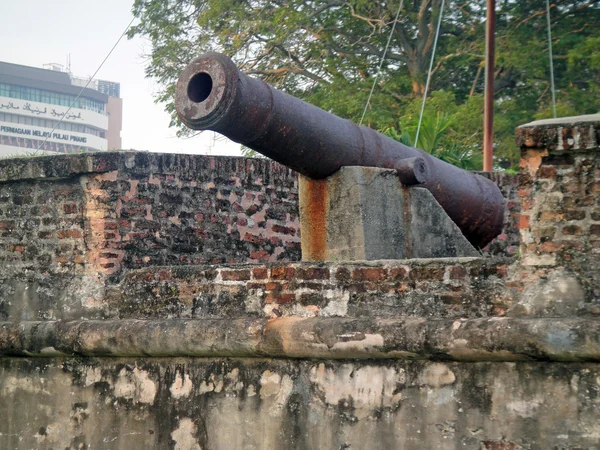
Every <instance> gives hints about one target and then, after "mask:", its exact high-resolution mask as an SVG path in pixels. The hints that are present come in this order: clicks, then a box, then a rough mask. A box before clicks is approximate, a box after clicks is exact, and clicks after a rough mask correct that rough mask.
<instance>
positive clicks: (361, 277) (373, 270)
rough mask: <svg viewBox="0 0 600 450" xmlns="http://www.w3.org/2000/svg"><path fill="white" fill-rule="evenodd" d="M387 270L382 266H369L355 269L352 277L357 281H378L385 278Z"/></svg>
mask: <svg viewBox="0 0 600 450" xmlns="http://www.w3.org/2000/svg"><path fill="white" fill-rule="evenodd" d="M386 277H387V270H386V269H384V268H381V267H369V268H360V269H354V270H353V271H352V279H353V280H356V281H378V280H385V279H386Z"/></svg>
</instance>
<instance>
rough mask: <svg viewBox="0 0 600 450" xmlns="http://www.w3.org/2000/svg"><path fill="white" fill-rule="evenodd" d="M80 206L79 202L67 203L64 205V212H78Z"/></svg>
mask: <svg viewBox="0 0 600 450" xmlns="http://www.w3.org/2000/svg"><path fill="white" fill-rule="evenodd" d="M78 209H79V206H78V205H77V203H65V204H64V205H63V212H64V213H65V214H77V211H78Z"/></svg>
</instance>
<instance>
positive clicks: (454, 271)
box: [450, 266, 469, 281]
mask: <svg viewBox="0 0 600 450" xmlns="http://www.w3.org/2000/svg"><path fill="white" fill-rule="evenodd" d="M468 276H469V272H468V271H467V269H465V268H464V267H462V266H452V267H451V268H450V279H451V280H460V281H464V280H466V279H467V278H468Z"/></svg>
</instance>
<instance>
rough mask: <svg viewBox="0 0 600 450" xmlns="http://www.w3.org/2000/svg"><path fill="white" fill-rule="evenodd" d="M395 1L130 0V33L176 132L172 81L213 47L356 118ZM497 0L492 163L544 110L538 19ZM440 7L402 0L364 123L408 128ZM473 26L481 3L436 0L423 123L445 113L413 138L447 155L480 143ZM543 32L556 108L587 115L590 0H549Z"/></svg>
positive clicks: (595, 19)
mask: <svg viewBox="0 0 600 450" xmlns="http://www.w3.org/2000/svg"><path fill="white" fill-rule="evenodd" d="M399 1H400V0H389V1H380V2H374V1H372V0H347V1H345V0H135V3H134V6H133V13H134V15H135V16H136V17H138V18H139V19H140V22H139V24H138V25H136V26H135V27H133V28H132V29H131V30H130V32H129V35H130V36H135V35H142V36H145V37H147V38H148V39H149V40H150V42H151V43H152V52H151V55H150V60H149V63H148V65H147V68H146V73H147V75H148V76H150V77H153V78H155V79H156V80H157V81H158V83H159V85H160V86H162V90H161V91H160V93H159V94H158V96H157V99H156V100H157V101H158V102H161V103H164V104H165V108H166V110H167V111H168V112H170V113H171V117H172V121H171V125H173V126H178V127H179V130H180V133H182V134H184V133H186V130H185V128H184V127H182V126H181V124H180V123H179V122H178V120H177V118H176V115H175V114H174V105H173V96H174V89H175V87H174V86H175V81H176V80H177V77H178V76H179V73H180V72H181V70H182V69H183V67H184V66H185V65H186V63H187V62H189V61H190V60H191V59H192V58H193V57H194V56H196V55H197V54H199V53H203V52H208V51H220V52H224V53H226V54H228V55H229V56H230V57H231V58H232V59H233V60H234V61H235V62H236V64H238V65H239V66H240V67H241V69H242V70H243V71H245V72H246V73H249V74H252V75H255V76H258V77H261V78H263V79H264V80H265V81H267V82H268V83H271V84H273V85H275V86H276V87H278V88H280V89H283V90H285V91H286V92H289V93H291V94H292V95H296V96H298V97H300V98H302V99H304V100H306V101H308V102H311V103H313V104H315V105H317V106H320V107H321V108H323V109H325V110H328V111H331V112H333V113H334V114H337V115H339V116H342V117H345V118H348V119H351V120H354V121H358V120H359V119H360V117H361V115H362V112H363V108H364V105H365V103H366V100H367V96H368V94H369V90H370V88H371V84H372V82H373V77H374V76H375V74H376V73H377V69H378V66H379V63H380V60H381V55H382V53H383V49H384V48H385V44H386V42H387V39H388V36H389V33H390V30H391V29H392V25H393V21H394V17H395V15H396V11H397V9H398V5H399ZM497 3H498V11H497V17H498V19H497V32H496V45H497V48H496V55H497V58H496V65H497V67H496V83H495V86H494V90H495V96H496V111H495V113H496V116H495V117H496V119H495V149H496V150H495V151H496V160H495V163H496V166H497V167H504V168H509V167H513V166H514V165H515V164H516V162H517V159H518V151H517V149H516V147H515V145H514V139H513V136H514V128H515V127H516V126H518V125H519V124H522V123H526V122H528V121H531V120H534V119H537V118H543V117H548V116H549V115H551V114H552V108H551V95H550V90H549V84H550V83H549V60H548V53H547V42H546V17H545V4H544V2H540V1H539V0H499V1H498V2H497ZM440 4H441V0H405V1H404V9H403V11H402V12H401V14H400V16H399V19H398V22H397V23H396V27H395V31H394V33H393V35H392V39H391V41H390V47H389V50H388V53H387V55H386V59H385V61H384V64H383V66H382V70H381V74H380V77H379V79H378V83H377V88H376V89H375V92H374V94H373V98H372V99H371V103H370V108H369V110H368V111H367V114H366V117H365V123H366V124H367V125H369V126H371V127H373V128H376V129H387V130H391V129H392V128H396V129H397V133H399V135H400V136H403V135H405V134H406V133H408V134H410V133H411V128H410V127H414V126H415V117H416V115H418V112H419V107H420V98H421V97H422V94H423V90H424V85H425V78H426V72H427V68H428V64H429V59H430V57H431V51H432V46H433V39H434V31H435V24H436V22H437V18H438V17H439V13H440ZM484 28H485V0H474V1H467V0H448V1H447V2H446V9H445V11H444V15H443V20H442V29H441V35H440V38H439V42H438V49H437V56H436V62H435V64H434V69H433V76H432V85H431V91H432V94H431V97H430V100H429V101H428V104H427V107H426V116H425V117H424V121H434V122H435V121H436V120H438V118H439V119H440V120H442V119H444V117H445V118H446V119H448V120H449V124H448V125H447V127H446V128H445V129H444V133H442V134H441V135H440V136H437V143H436V142H435V138H436V133H435V132H433V134H432V135H431V136H429V137H427V136H428V132H425V130H427V129H430V126H431V127H433V129H434V130H435V127H436V125H435V124H425V123H424V125H423V131H424V132H425V136H424V137H423V139H427V140H428V143H427V145H433V144H436V145H437V147H435V148H440V147H443V148H446V151H450V150H449V149H450V147H452V146H453V147H452V148H455V150H456V151H455V153H456V155H458V156H459V155H461V154H462V155H475V154H476V153H477V152H478V151H479V147H480V143H481V141H482V132H483V124H482V123H483V117H482V116H483V101H482V92H483V81H484V80H483V78H484V77H483V70H482V69H483V61H484V35H485V29H484ZM552 32H553V47H554V48H553V50H554V55H555V56H554V65H555V78H556V84H557V109H558V113H559V114H560V115H573V114H586V113H596V112H598V110H599V107H598V105H599V104H600V77H599V75H600V56H599V55H600V52H599V50H598V49H599V48H600V0H564V1H561V2H557V3H555V4H553V5H552ZM438 113H440V114H441V115H439V116H438ZM442 113H443V114H442ZM438 125H441V123H438ZM407 127H408V128H407ZM398 130H401V131H398ZM412 133H413V136H414V132H412ZM431 139H434V140H433V141H431ZM420 140H421V139H420ZM418 145H420V143H418ZM458 149H461V150H460V151H459V150H458Z"/></svg>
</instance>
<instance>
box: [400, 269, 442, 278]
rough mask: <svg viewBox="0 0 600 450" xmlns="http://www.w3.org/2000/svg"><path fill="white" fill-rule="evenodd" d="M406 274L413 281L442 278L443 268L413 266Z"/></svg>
mask: <svg viewBox="0 0 600 450" xmlns="http://www.w3.org/2000/svg"><path fill="white" fill-rule="evenodd" d="M408 276H409V278H410V279H411V280H413V281H421V280H440V281H441V280H443V279H444V269H442V268H439V267H415V268H411V270H410V272H409V273H408Z"/></svg>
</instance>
